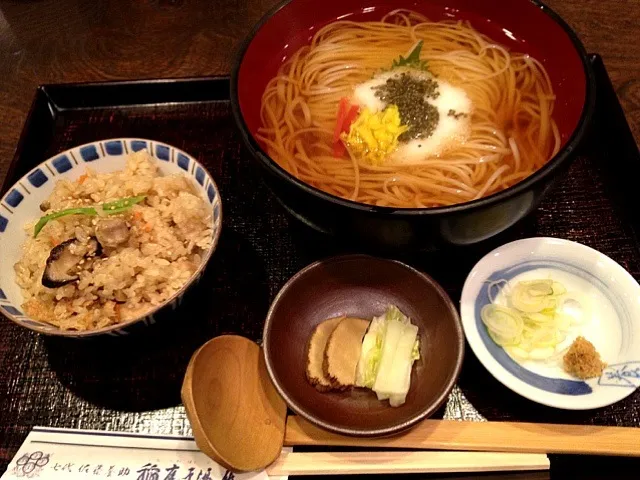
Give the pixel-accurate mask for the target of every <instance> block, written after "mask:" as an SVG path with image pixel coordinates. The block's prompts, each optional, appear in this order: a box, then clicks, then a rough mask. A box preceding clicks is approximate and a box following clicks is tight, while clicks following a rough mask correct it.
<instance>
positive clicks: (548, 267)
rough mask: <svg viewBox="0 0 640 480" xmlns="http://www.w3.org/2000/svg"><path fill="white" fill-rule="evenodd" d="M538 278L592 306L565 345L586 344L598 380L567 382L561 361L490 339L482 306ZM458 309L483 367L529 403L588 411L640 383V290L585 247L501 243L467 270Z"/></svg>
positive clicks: (541, 240) (543, 240)
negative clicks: (592, 351)
mask: <svg viewBox="0 0 640 480" xmlns="http://www.w3.org/2000/svg"><path fill="white" fill-rule="evenodd" d="M539 278H547V279H548V278H550V279H553V280H555V281H558V282H560V283H561V284H562V285H564V286H565V287H566V288H567V290H568V291H572V292H576V295H580V298H582V299H583V301H584V302H585V303H588V304H589V308H585V309H584V311H585V312H586V313H585V315H586V318H584V319H582V320H581V322H580V324H579V325H577V326H575V327H574V328H572V329H571V332H570V333H569V336H568V338H567V340H566V341H567V342H568V343H569V344H570V343H571V342H572V341H573V339H575V337H577V336H578V335H581V336H583V337H585V338H586V339H587V340H589V341H590V342H591V343H592V344H593V345H594V347H595V348H596V350H597V351H598V353H599V354H600V356H601V358H602V360H603V361H604V362H605V363H606V364H607V366H606V368H605V369H604V370H603V372H602V375H601V376H599V377H595V378H591V379H587V380H580V379H577V378H575V377H572V376H571V375H569V374H568V373H566V372H565V371H564V369H563V368H562V356H560V357H559V358H558V359H557V360H556V361H552V362H548V361H539V360H531V359H526V360H523V359H522V358H520V357H517V356H512V355H510V354H509V353H507V352H506V351H505V350H504V349H503V348H502V347H501V346H499V345H498V344H497V343H495V342H494V340H493V339H492V338H491V336H490V335H489V334H488V332H487V328H486V326H485V325H484V323H483V321H482V319H481V316H480V312H481V310H482V308H483V307H484V306H485V305H487V304H489V303H491V299H494V300H496V299H497V298H499V296H500V291H499V290H500V289H501V288H505V287H504V285H514V284H516V283H517V282H519V281H527V280H534V279H539ZM503 281H506V283H505V282H503ZM492 289H493V290H492ZM495 289H498V291H495ZM460 311H461V317H462V324H463V327H464V332H465V336H466V338H467V341H468V342H469V345H470V346H471V349H472V350H473V352H474V353H475V355H476V356H477V357H478V359H479V360H480V362H481V363H482V364H483V365H484V366H485V368H486V369H487V370H489V372H490V373H491V374H492V375H493V376H494V377H495V378H496V379H497V380H499V381H500V382H501V383H502V384H504V385H505V386H506V387H508V388H510V389H511V390H513V391H514V392H516V393H518V394H520V395H522V396H523V397H526V398H528V399H530V400H533V401H534V402H538V403H541V404H543V405H547V406H550V407H556V408H562V409H567V410H587V409H593V408H599V407H604V406H607V405H611V404H612V403H615V402H618V401H620V400H622V399H624V398H625V397H627V396H629V395H631V394H632V393H633V392H634V391H635V389H636V388H637V387H638V386H639V385H640V285H638V282H636V280H635V279H634V278H633V277H632V276H631V275H630V274H629V273H628V272H627V271H626V270H625V269H624V268H622V266H620V265H619V264H618V263H616V262H615V261H613V260H612V259H611V258H609V257H607V256H606V255H604V254H602V253H600V252H598V251H597V250H594V249H592V248H590V247H587V246H585V245H582V244H580V243H576V242H571V241H568V240H562V239H557V238H549V237H537V238H527V239H523V240H517V241H515V242H511V243H508V244H506V245H503V246H501V247H499V248H497V249H495V250H493V251H492V252H490V253H488V254H487V255H486V256H484V257H483V258H482V259H481V260H480V261H479V262H478V263H477V264H476V265H475V267H474V268H473V269H472V270H471V272H470V273H469V275H468V277H467V279H466V281H465V284H464V287H463V290H462V296H461V299H460Z"/></svg>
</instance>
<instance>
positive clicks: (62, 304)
mask: <svg viewBox="0 0 640 480" xmlns="http://www.w3.org/2000/svg"><path fill="white" fill-rule="evenodd" d="M138 195H146V198H145V200H144V201H143V202H141V203H139V204H137V205H134V206H133V208H132V209H130V210H129V211H127V212H125V213H123V214H121V215H118V216H121V217H123V218H124V219H125V220H126V222H127V225H128V226H129V227H130V228H129V232H130V235H129V238H128V240H127V241H126V242H125V243H123V244H121V245H119V246H116V247H112V248H109V247H103V255H102V256H101V257H100V258H98V259H96V260H95V261H87V262H86V264H85V265H84V266H83V269H82V270H81V271H80V274H79V275H80V279H79V280H78V281H76V282H73V283H70V284H67V285H64V286H62V287H58V288H46V287H44V286H43V285H42V275H43V272H44V269H45V266H46V261H47V258H48V257H49V253H50V252H51V249H52V248H53V247H54V246H56V245H59V244H60V243H62V242H64V241H66V240H69V239H73V238H75V239H77V240H78V241H80V242H86V241H87V240H88V239H89V238H90V237H92V236H95V229H96V228H95V227H96V224H97V223H98V222H99V221H100V220H101V219H100V217H96V216H86V215H69V216H65V217H61V218H59V219H57V220H53V221H50V222H49V223H48V224H47V225H45V227H44V228H43V229H42V231H41V232H40V234H39V235H38V237H37V238H33V227H34V225H35V223H36V222H37V220H38V219H35V220H34V221H33V222H32V223H30V224H29V225H27V226H26V229H27V232H28V235H29V237H28V240H27V241H26V242H25V244H24V246H23V254H22V258H21V259H20V261H19V262H18V263H16V264H15V267H14V268H15V272H16V281H17V283H18V285H19V286H20V287H21V289H22V294H23V296H24V300H25V301H24V304H23V305H22V307H23V309H24V311H25V313H26V314H27V315H28V316H30V317H32V318H34V319H36V320H41V321H45V322H48V323H51V324H53V325H56V326H58V327H60V328H61V329H65V330H71V329H73V330H93V329H97V328H102V327H106V326H110V325H115V324H119V323H123V322H126V321H127V320H130V319H132V318H134V317H138V316H141V315H144V314H146V313H148V312H149V311H150V310H152V309H153V308H155V307H156V306H157V305H159V304H161V303H162V302H163V301H165V300H167V299H168V298H169V297H171V296H172V295H173V294H175V293H176V292H178V291H179V290H180V289H181V288H182V287H183V286H184V285H185V283H186V282H187V281H188V279H189V278H190V277H191V275H192V274H193V273H195V272H196V270H197V269H198V267H199V266H200V264H201V263H202V261H203V253H204V252H205V251H206V250H207V249H208V248H209V246H210V244H211V241H212V240H211V239H212V228H211V215H210V211H209V209H208V206H207V204H206V203H205V201H204V200H203V199H202V198H201V197H200V196H199V195H198V193H197V190H196V189H195V187H194V185H193V184H192V183H191V181H190V180H189V179H188V178H187V177H186V176H184V175H171V176H160V173H159V171H158V168H157V166H156V164H155V160H154V159H153V158H152V157H151V156H150V155H149V154H148V153H147V152H146V151H145V150H143V151H140V152H137V153H134V154H131V155H130V156H129V158H128V159H127V166H126V168H125V169H124V170H121V171H118V172H114V173H108V174H97V173H95V172H92V171H91V170H87V172H86V175H85V176H82V177H80V179H79V180H77V181H68V180H60V181H58V182H57V183H56V185H55V188H54V191H53V193H52V194H51V196H50V197H49V199H48V203H49V204H48V205H46V204H45V206H46V207H47V212H46V213H52V212H56V211H59V210H63V209H66V208H70V207H74V206H79V205H82V206H91V205H100V204H103V203H105V202H111V201H114V200H119V199H122V198H126V197H133V196H138ZM43 215H45V213H43ZM108 218H113V217H112V216H109V217H108Z"/></svg>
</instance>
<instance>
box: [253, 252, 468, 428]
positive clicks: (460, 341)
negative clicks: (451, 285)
mask: <svg viewBox="0 0 640 480" xmlns="http://www.w3.org/2000/svg"><path fill="white" fill-rule="evenodd" d="M354 260H356V261H357V260H359V261H377V262H383V263H389V264H395V265H397V266H399V267H401V268H404V269H406V270H408V271H409V272H410V273H412V274H413V275H416V276H418V277H420V279H421V280H423V281H425V282H427V284H429V285H431V287H433V288H434V290H435V291H436V293H437V294H438V295H439V296H440V297H441V298H442V299H443V300H444V303H445V305H446V307H447V308H448V310H449V312H450V313H451V319H452V321H453V324H454V327H455V332H456V339H455V342H452V345H454V346H456V347H457V348H458V353H457V356H456V359H455V363H454V364H453V369H452V372H451V376H450V378H449V380H448V381H447V382H446V383H445V385H444V389H443V391H442V393H441V394H440V395H439V396H438V397H437V398H436V399H435V401H434V402H433V403H431V405H428V406H426V407H424V408H422V410H421V411H420V412H419V413H418V414H416V415H414V416H412V417H411V418H409V419H407V420H404V421H402V422H401V423H399V424H397V425H394V426H391V427H386V428H374V429H366V430H363V429H357V428H343V427H338V426H335V425H333V424H331V423H329V422H326V421H324V420H323V419H321V418H319V417H316V416H314V415H312V414H310V413H308V412H307V411H306V410H305V409H304V408H303V407H302V406H300V405H299V404H298V403H297V402H295V401H294V400H293V399H292V398H291V397H290V396H289V395H288V394H287V392H286V391H285V390H284V388H283V387H282V385H281V384H280V383H279V382H278V381H277V379H276V375H275V367H274V365H273V363H272V361H271V354H270V348H269V346H270V344H271V340H270V338H271V335H270V332H271V325H272V323H273V317H274V312H275V309H276V307H277V306H278V304H279V303H280V300H281V298H282V297H283V296H284V295H285V294H286V292H287V291H288V290H289V289H290V288H291V286H292V285H294V284H295V283H296V282H297V281H298V279H299V278H300V277H302V276H304V275H305V274H307V273H308V272H310V271H311V270H314V269H316V268H318V267H320V266H323V265H327V264H331V263H342V262H347V261H354ZM262 351H263V356H264V360H265V364H266V366H267V372H268V373H269V377H270V378H271V382H272V383H273V385H274V386H275V387H276V390H277V391H278V393H279V394H280V396H281V397H282V398H283V399H284V401H285V402H286V404H287V405H288V406H289V408H291V409H292V410H293V411H294V412H296V413H297V414H298V415H300V416H301V417H303V418H305V419H306V420H308V421H309V422H311V423H313V424H315V425H317V426H319V427H321V428H324V429H325V430H328V431H331V432H335V433H339V434H343V435H350V436H357V437H378V436H385V435H391V434H394V433H398V432H401V431H403V430H406V429H408V428H410V427H412V426H414V425H415V424H417V423H419V422H421V421H422V420H424V419H425V418H428V417H430V416H431V415H432V414H433V413H434V412H435V411H437V410H438V408H440V407H441V406H442V404H443V403H444V402H445V401H446V400H447V399H448V398H449V395H450V394H451V391H452V390H453V387H454V386H455V385H456V382H457V381H458V378H459V376H460V372H461V370H462V365H463V363H464V355H465V337H464V330H463V328H462V319H461V317H460V314H459V313H458V309H457V308H456V306H455V304H454V302H453V301H452V300H451V297H450V296H449V294H447V292H446V291H445V290H444V288H442V286H441V285H440V284H439V283H438V282H436V281H435V280H434V279H433V278H432V277H431V276H429V275H427V274H426V273H424V272H422V271H420V270H417V269H416V268H414V267H412V266H410V265H407V264H406V263H403V262H400V261H399V260H394V259H389V258H382V257H374V256H371V255H366V254H347V255H338V256H333V257H328V258H324V259H321V260H317V261H315V262H313V263H311V264H309V265H307V266H306V267H304V268H303V269H302V270H300V271H299V272H297V273H296V274H295V275H293V276H292V277H291V278H290V279H289V280H287V282H286V283H285V284H284V285H283V286H282V288H281V289H280V290H279V291H278V293H277V294H276V296H275V298H274V299H273V301H272V302H271V306H270V307H269V311H268V312H267V316H266V319H265V323H264V328H263V334H262ZM390 408H391V407H390Z"/></svg>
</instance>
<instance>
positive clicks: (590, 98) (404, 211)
mask: <svg viewBox="0 0 640 480" xmlns="http://www.w3.org/2000/svg"><path fill="white" fill-rule="evenodd" d="M294 1H295V0H283V1H282V2H280V3H279V4H277V5H276V6H274V7H273V8H272V9H271V10H269V11H268V12H267V13H266V14H264V15H263V17H262V18H261V19H260V20H259V21H258V23H257V24H256V25H255V26H254V27H253V28H252V29H251V31H250V33H249V34H248V35H247V37H246V38H245V39H244V41H243V42H242V44H241V45H240V48H239V49H238V51H237V52H236V56H235V59H234V62H233V67H232V70H231V82H230V97H231V111H232V113H233V117H234V119H235V122H236V125H237V126H238V129H239V130H240V134H241V136H242V139H243V140H244V143H245V145H246V146H247V148H248V149H249V151H250V152H251V154H252V155H253V156H254V157H256V158H257V159H259V161H260V163H261V164H262V166H263V167H264V168H266V169H267V170H268V171H269V172H270V173H271V174H274V175H275V176H276V177H278V178H279V179H281V180H284V181H285V182H288V183H290V184H293V185H294V186H296V187H297V188H299V189H301V190H302V191H304V192H305V193H306V194H308V195H311V196H313V197H316V198H319V199H321V200H325V201H328V202H330V203H333V204H335V205H338V206H341V207H344V208H347V209H352V210H355V211H359V212H364V213H369V214H382V215H390V216H393V217H404V216H409V217H413V216H422V215H426V216H431V215H439V214H456V213H467V212H469V211H474V210H478V209H482V208H485V207H489V206H492V205H495V204H497V203H500V202H502V201H504V200H507V199H509V198H511V197H514V196H517V195H519V194H522V193H524V192H526V191H527V190H529V189H530V188H531V187H532V186H533V185H534V184H536V183H538V182H540V181H542V180H544V179H546V178H547V177H549V176H551V175H552V174H553V173H554V172H555V171H557V170H558V169H560V168H561V167H562V166H563V164H564V163H566V162H567V161H568V160H569V159H570V158H571V155H572V153H573V152H574V150H576V149H577V148H578V146H579V145H580V143H581V142H582V139H583V137H584V136H585V134H586V133H587V131H588V129H589V127H590V124H591V119H592V117H593V115H594V112H595V107H596V80H595V74H594V72H593V69H592V68H591V65H590V63H589V59H588V58H587V52H586V50H585V48H584V45H583V44H582V42H581V41H580V39H579V38H578V36H577V34H576V33H575V32H574V30H573V29H572V28H571V27H570V26H569V24H567V23H566V22H565V21H564V20H563V19H562V17H560V15H558V14H557V13H556V12H555V11H554V10H552V9H551V8H550V7H548V6H547V5H546V4H544V3H543V2H542V1H540V0H520V1H522V2H527V3H532V4H533V5H534V6H536V7H538V8H539V9H540V10H542V12H544V13H545V14H547V15H548V16H549V17H550V18H551V20H552V21H554V22H555V23H556V24H557V25H559V26H560V27H561V28H562V29H563V30H564V32H565V33H566V34H567V36H568V37H569V39H570V40H571V43H572V44H573V47H574V49H575V51H576V54H577V55H578V56H579V57H580V61H581V63H582V68H583V72H584V76H585V98H584V101H583V104H582V112H581V113H580V117H579V119H578V123H577V125H576V127H575V128H574V130H573V132H571V136H570V137H569V139H568V140H567V142H566V143H565V145H564V146H563V147H562V148H560V150H559V151H558V153H557V154H556V155H555V156H553V157H552V158H550V159H549V160H548V161H547V162H546V163H545V164H544V165H543V166H542V167H541V168H539V169H538V170H536V171H535V172H534V173H533V174H531V175H529V176H528V177H526V178H524V179H523V180H521V181H519V182H518V183H516V184H514V185H511V186H510V187H508V188H506V189H504V190H501V191H499V192H496V193H492V194H491V195H487V196H485V197H481V198H479V199H476V200H471V201H468V202H462V203H456V204H453V205H446V206H441V207H427V208H397V207H387V206H377V205H370V204H367V203H361V202H356V201H353V200H348V199H345V198H342V197H339V196H337V195H333V194H330V193H327V192H325V191H323V190H320V189H318V188H316V187H313V186H311V185H309V184H307V183H305V182H303V181H301V180H299V179H298V178H296V177H295V176H293V175H292V174H290V173H289V172H288V171H286V170H285V169H284V168H282V167H281V166H280V165H279V164H278V163H277V162H276V161H275V160H273V159H272V158H271V157H270V156H269V154H268V153H267V152H266V151H265V150H264V149H263V148H262V146H261V145H260V143H259V142H258V141H257V140H256V139H255V137H254V136H253V134H252V133H251V131H250V130H249V127H248V125H247V123H246V122H245V120H244V116H243V115H242V109H241V108H240V97H239V90H238V81H239V75H240V68H241V67H242V62H243V60H244V57H245V55H246V53H247V51H248V49H249V47H250V46H251V43H252V42H253V39H254V38H255V36H256V34H257V33H258V32H259V31H260V29H261V28H262V27H263V26H264V25H265V24H267V23H268V22H269V20H271V18H272V17H273V16H274V15H276V14H277V13H278V12H279V11H280V10H282V9H283V8H285V7H286V6H287V5H289V4H290V3H292V2H294Z"/></svg>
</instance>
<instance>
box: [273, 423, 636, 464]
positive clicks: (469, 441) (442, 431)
mask: <svg viewBox="0 0 640 480" xmlns="http://www.w3.org/2000/svg"><path fill="white" fill-rule="evenodd" d="M284 444H285V445H288V446H291V445H327V446H330V445H333V446H345V447H346V446H349V447H382V448H411V449H418V450H422V449H424V450H472V451H483V452H515V453H561V454H587V455H618V456H640V428H633V427H599V426H594V425H555V424H543V423H517V422H458V421H453V420H425V421H423V422H421V423H419V424H418V425H416V426H415V427H413V428H412V429H410V430H408V431H406V432H404V433H401V434H398V435H396V436H393V437H386V438H363V437H348V436H343V435H338V434H335V433H331V432H328V431H325V430H322V429H320V428H318V427H316V426H314V425H312V424H310V423H309V422H307V421H305V420H304V419H302V418H300V417H298V416H295V415H292V416H289V417H288V418H287V426H286V431H285V438H284Z"/></svg>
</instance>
